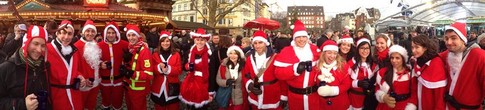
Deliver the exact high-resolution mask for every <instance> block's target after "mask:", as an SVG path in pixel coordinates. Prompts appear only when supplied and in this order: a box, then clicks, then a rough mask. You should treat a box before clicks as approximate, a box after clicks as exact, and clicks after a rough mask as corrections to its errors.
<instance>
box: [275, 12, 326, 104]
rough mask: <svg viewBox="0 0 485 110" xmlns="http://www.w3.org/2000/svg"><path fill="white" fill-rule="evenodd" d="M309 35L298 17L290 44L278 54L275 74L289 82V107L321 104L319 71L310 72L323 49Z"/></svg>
mask: <svg viewBox="0 0 485 110" xmlns="http://www.w3.org/2000/svg"><path fill="white" fill-rule="evenodd" d="M309 37H310V36H309V35H308V33H307V31H306V28H305V26H304V25H303V23H302V22H301V21H300V20H296V21H295V23H294V29H293V41H292V42H291V46H287V47H285V48H283V50H281V52H280V53H279V54H278V55H277V56H276V58H275V62H274V65H275V66H276V68H275V76H276V78H278V79H279V80H284V81H286V83H287V84H288V90H289V91H288V107H289V109H290V110H317V109H318V108H319V106H320V105H319V104H320V103H319V100H320V96H319V95H318V94H317V89H318V83H317V81H316V79H315V78H316V74H315V73H311V71H312V69H313V66H315V64H316V63H317V61H318V59H319V56H320V49H318V47H317V46H316V45H314V44H311V43H310V40H309V39H310V38H309Z"/></svg>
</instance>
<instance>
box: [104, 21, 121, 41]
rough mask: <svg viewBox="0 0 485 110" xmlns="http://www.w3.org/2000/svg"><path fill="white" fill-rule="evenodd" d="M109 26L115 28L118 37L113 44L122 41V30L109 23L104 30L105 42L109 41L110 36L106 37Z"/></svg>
mask: <svg viewBox="0 0 485 110" xmlns="http://www.w3.org/2000/svg"><path fill="white" fill-rule="evenodd" d="M109 28H113V30H115V32H116V37H117V38H118V39H117V40H116V41H115V42H114V43H113V44H116V43H118V42H120V40H121V35H120V31H119V30H118V28H116V27H115V26H114V25H108V26H106V28H104V32H103V36H104V42H108V38H107V37H106V35H107V34H108V29H109Z"/></svg>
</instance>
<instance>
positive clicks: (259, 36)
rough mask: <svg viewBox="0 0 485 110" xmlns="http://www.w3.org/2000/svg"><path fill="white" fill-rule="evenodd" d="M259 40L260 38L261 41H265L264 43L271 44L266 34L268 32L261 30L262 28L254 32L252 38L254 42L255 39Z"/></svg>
mask: <svg viewBox="0 0 485 110" xmlns="http://www.w3.org/2000/svg"><path fill="white" fill-rule="evenodd" d="M257 40H259V41H263V42H264V44H266V45H269V42H268V37H267V36H266V34H265V33H264V32H263V31H261V30H259V31H256V32H254V34H253V39H252V40H251V43H254V42H255V41H257Z"/></svg>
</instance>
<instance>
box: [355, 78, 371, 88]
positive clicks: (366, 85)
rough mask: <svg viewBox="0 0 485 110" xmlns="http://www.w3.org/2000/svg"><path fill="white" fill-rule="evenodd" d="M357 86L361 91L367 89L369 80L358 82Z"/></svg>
mask: <svg viewBox="0 0 485 110" xmlns="http://www.w3.org/2000/svg"><path fill="white" fill-rule="evenodd" d="M357 86H359V87H361V88H363V89H367V88H369V86H370V83H369V80H365V79H364V80H359V81H358V82H357Z"/></svg>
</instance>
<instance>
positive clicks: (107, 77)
mask: <svg viewBox="0 0 485 110" xmlns="http://www.w3.org/2000/svg"><path fill="white" fill-rule="evenodd" d="M120 78H123V75H121V74H120V75H118V76H114V77H112V76H101V79H103V80H117V79H120Z"/></svg>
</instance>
